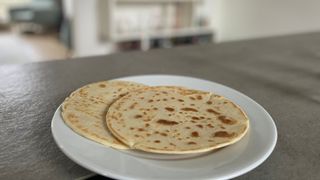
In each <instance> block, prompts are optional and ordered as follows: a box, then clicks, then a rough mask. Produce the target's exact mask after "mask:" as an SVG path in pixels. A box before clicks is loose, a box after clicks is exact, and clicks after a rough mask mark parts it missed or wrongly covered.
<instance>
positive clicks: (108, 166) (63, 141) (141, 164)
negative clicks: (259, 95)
mask: <svg viewBox="0 0 320 180" xmlns="http://www.w3.org/2000/svg"><path fill="white" fill-rule="evenodd" d="M119 79H120V80H129V81H134V82H139V83H144V84H147V85H178V86H185V87H189V88H194V89H199V90H205V91H211V92H215V93H217V94H220V95H223V96H225V97H227V98H229V99H230V100H232V101H234V102H235V103H237V104H238V105H240V106H241V107H242V108H243V109H244V110H245V111H246V113H247V114H248V116H249V119H250V130H249V131H248V133H247V134H246V135H245V137H244V138H243V139H241V140H240V141H239V142H237V143H236V144H234V145H231V146H228V147H225V148H223V149H221V150H218V151H216V152H212V153H207V154H204V155H201V156H197V157H193V158H187V159H178V160H159V159H158V160H157V159H147V158H141V157H138V156H133V155H132V154H130V153H129V154H128V153H123V152H120V151H117V150H115V149H112V148H107V147H105V146H102V145H100V144H98V143H95V142H93V141H90V140H88V139H86V138H83V137H82V136H79V135H78V134H76V133H74V132H73V131H72V130H71V129H70V128H69V127H68V126H66V125H65V124H64V122H63V120H62V119H61V116H60V108H59V109H57V111H56V112H55V114H54V116H53V119H52V124H51V131H52V134H53V137H54V139H55V141H56V143H57V144H58V146H59V147H60V149H61V150H62V151H63V152H64V153H65V154H66V155H67V156H68V157H69V158H70V159H72V160H73V161H75V162H76V163H78V164H79V165H81V166H83V167H85V168H87V169H89V170H91V171H93V172H96V173H98V174H101V175H104V176H108V177H112V178H116V179H139V180H140V179H181V180H187V179H230V178H234V177H236V176H239V175H241V174H244V173H246V172H248V171H250V170H252V169H254V168H255V167H257V166H258V165H260V164H261V163H262V162H263V161H264V160H266V159H267V157H268V156H269V155H270V154H271V152H272V151H273V149H274V147H275V144H276V141H277V130H276V126H275V123H274V122H273V120H272V118H271V116H270V115H269V114H268V113H267V112H266V111H265V110H264V109H263V108H262V107H261V106H260V105H259V104H258V103H256V102H255V101H253V100H252V99H250V98H249V97H247V96H245V95H243V94H242V93H240V92H238V91H236V90H233V89H231V88H228V87H226V86H223V85H221V84H217V83H214V82H210V81H206V80H202V79H196V78H191V77H184V76H170V75H145V76H132V77H124V78H119Z"/></svg>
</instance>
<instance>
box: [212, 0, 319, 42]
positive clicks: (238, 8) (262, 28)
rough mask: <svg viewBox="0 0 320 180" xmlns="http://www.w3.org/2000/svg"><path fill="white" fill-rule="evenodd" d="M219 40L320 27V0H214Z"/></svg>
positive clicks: (296, 31)
mask: <svg viewBox="0 0 320 180" xmlns="http://www.w3.org/2000/svg"><path fill="white" fill-rule="evenodd" d="M214 1H216V2H215V3H214V4H213V5H214V7H213V11H214V13H213V19H217V21H216V22H213V23H214V24H213V26H214V28H215V30H216V40H217V41H218V42H221V41H232V40H241V39H251V38H257V37H267V36H274V35H284V34H294V33H302V32H312V31H319V30H320V1H319V0H277V1H276V0H214Z"/></svg>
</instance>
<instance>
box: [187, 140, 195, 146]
mask: <svg viewBox="0 0 320 180" xmlns="http://www.w3.org/2000/svg"><path fill="white" fill-rule="evenodd" d="M188 144H190V145H195V144H197V143H196V142H193V141H190V142H188Z"/></svg>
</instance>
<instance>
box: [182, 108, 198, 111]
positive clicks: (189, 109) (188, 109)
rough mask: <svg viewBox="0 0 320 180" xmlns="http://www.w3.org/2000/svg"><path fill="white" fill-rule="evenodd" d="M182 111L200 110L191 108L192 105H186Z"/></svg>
mask: <svg viewBox="0 0 320 180" xmlns="http://www.w3.org/2000/svg"><path fill="white" fill-rule="evenodd" d="M181 110H182V111H192V112H198V110H196V109H194V108H191V107H185V108H181Z"/></svg>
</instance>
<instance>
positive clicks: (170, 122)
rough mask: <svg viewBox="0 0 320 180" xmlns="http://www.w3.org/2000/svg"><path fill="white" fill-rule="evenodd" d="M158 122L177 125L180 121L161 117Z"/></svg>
mask: <svg viewBox="0 0 320 180" xmlns="http://www.w3.org/2000/svg"><path fill="white" fill-rule="evenodd" d="M157 123H159V124H162V125H176V124H179V123H177V122H175V121H170V120H166V119H159V120H158V121H157Z"/></svg>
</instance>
